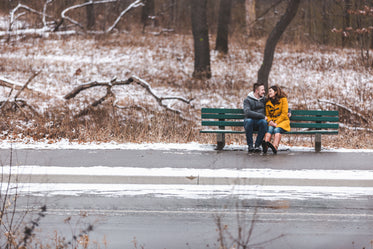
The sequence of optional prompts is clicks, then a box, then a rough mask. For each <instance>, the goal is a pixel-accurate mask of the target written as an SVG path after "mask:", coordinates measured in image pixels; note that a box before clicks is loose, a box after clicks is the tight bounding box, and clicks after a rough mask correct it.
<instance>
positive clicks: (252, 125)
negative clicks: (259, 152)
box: [243, 118, 267, 147]
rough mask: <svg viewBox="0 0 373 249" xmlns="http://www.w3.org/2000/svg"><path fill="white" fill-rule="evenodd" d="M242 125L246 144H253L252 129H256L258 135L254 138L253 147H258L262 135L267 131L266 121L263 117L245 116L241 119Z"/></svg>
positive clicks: (262, 137)
mask: <svg viewBox="0 0 373 249" xmlns="http://www.w3.org/2000/svg"><path fill="white" fill-rule="evenodd" d="M243 126H244V127H245V131H246V141H247V145H248V146H250V145H253V131H258V136H257V137H256V140H255V147H259V146H260V145H261V144H262V141H263V139H264V135H265V134H266V132H267V121H266V120H265V119H264V118H262V119H251V118H245V120H244V121H243Z"/></svg>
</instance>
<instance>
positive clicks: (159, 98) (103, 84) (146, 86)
mask: <svg viewBox="0 0 373 249" xmlns="http://www.w3.org/2000/svg"><path fill="white" fill-rule="evenodd" d="M132 82H133V83H136V84H137V85H139V86H141V87H143V88H144V89H145V90H146V91H147V92H148V93H149V94H150V95H151V96H152V97H153V98H154V99H155V100H156V101H157V103H158V104H159V106H161V107H163V108H165V109H166V110H167V111H170V112H173V113H176V114H178V115H179V116H180V117H181V118H182V119H184V120H187V119H186V118H184V117H182V112H181V111H180V110H177V109H174V108H172V107H171V106H168V105H166V104H164V103H163V101H164V100H179V101H182V102H184V103H187V104H190V102H191V101H192V100H193V99H186V98H183V97H179V96H166V97H162V96H158V95H157V94H156V93H155V92H154V90H153V89H152V87H151V86H150V84H149V83H148V82H146V81H145V80H143V79H141V78H139V77H137V76H132V77H131V78H129V79H127V80H120V81H117V79H116V78H113V79H112V80H111V81H110V82H97V81H93V82H89V83H86V84H82V85H79V86H78V87H76V88H74V89H73V90H72V91H71V92H70V93H68V94H66V95H65V96H64V98H65V99H66V100H69V99H72V98H74V97H76V95H78V94H79V93H80V92H82V91H84V90H87V89H89V88H92V87H98V86H101V87H106V88H107V92H106V95H105V96H103V97H102V98H100V99H98V100H96V101H94V102H93V103H92V104H91V105H90V106H89V107H87V108H85V109H84V110H83V111H81V112H80V113H79V114H78V115H77V116H79V117H81V116H84V115H86V114H88V112H89V110H90V109H91V108H92V107H95V106H98V105H100V104H102V103H103V102H104V101H105V100H107V99H108V98H110V97H111V98H112V99H113V101H112V106H113V107H117V108H119V109H125V107H123V106H119V105H118V104H117V103H118V100H116V96H115V94H114V93H113V92H112V91H111V88H112V87H113V86H119V85H129V84H131V83H132ZM137 108H138V107H137ZM138 109H140V108H138ZM141 109H143V108H141Z"/></svg>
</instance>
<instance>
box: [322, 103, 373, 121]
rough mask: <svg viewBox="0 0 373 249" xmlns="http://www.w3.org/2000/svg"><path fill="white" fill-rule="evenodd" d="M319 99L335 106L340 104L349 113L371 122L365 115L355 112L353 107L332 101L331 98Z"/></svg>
mask: <svg viewBox="0 0 373 249" xmlns="http://www.w3.org/2000/svg"><path fill="white" fill-rule="evenodd" d="M317 101H318V102H323V103H328V104H331V105H334V106H338V107H339V108H342V109H343V110H346V111H348V112H349V113H351V114H353V115H356V116H358V117H359V118H361V119H362V120H363V121H364V122H366V123H369V120H368V119H367V118H366V117H364V116H363V115H362V114H361V113H358V112H355V111H353V110H352V109H350V108H348V107H347V106H344V105H341V104H338V103H335V102H332V101H330V100H325V99H317Z"/></svg>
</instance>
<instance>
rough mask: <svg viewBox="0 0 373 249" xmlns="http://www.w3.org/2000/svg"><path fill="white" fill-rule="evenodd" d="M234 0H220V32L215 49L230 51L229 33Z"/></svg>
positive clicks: (223, 51) (224, 51)
mask: <svg viewBox="0 0 373 249" xmlns="http://www.w3.org/2000/svg"><path fill="white" fill-rule="evenodd" d="M231 9H232V0H220V6H219V20H218V33H217V36H216V47H215V50H217V51H219V52H222V53H225V54H227V53H228V33H229V22H230V19H231Z"/></svg>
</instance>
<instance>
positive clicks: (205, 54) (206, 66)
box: [190, 0, 211, 79]
mask: <svg viewBox="0 0 373 249" xmlns="http://www.w3.org/2000/svg"><path fill="white" fill-rule="evenodd" d="M190 3H191V16H192V32H193V40H194V72H193V77H194V78H197V79H205V78H211V67H210V47H209V34H208V26H207V17H206V8H207V0H191V1H190Z"/></svg>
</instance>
